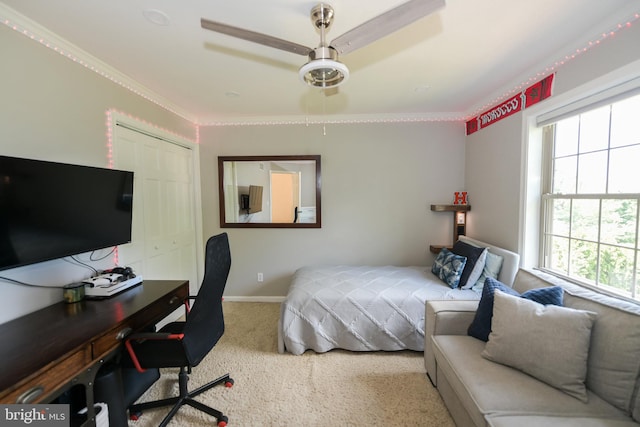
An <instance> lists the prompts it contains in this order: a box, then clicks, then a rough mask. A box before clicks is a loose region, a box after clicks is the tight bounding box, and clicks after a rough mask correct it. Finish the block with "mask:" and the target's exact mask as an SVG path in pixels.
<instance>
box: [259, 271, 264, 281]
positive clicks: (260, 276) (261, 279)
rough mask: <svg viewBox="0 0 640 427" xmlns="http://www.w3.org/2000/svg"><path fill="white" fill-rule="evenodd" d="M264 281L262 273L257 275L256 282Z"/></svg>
mask: <svg viewBox="0 0 640 427" xmlns="http://www.w3.org/2000/svg"><path fill="white" fill-rule="evenodd" d="M263 280H264V276H263V275H262V273H258V282H262V281H263Z"/></svg>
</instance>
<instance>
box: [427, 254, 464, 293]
mask: <svg viewBox="0 0 640 427" xmlns="http://www.w3.org/2000/svg"><path fill="white" fill-rule="evenodd" d="M466 263H467V258H465V257H463V256H460V255H456V254H454V253H453V252H451V251H450V250H448V249H447V248H442V249H441V250H440V253H438V256H437V257H436V259H435V261H434V262H433V266H432V267H431V272H432V273H433V274H435V275H436V276H437V277H438V278H439V279H440V280H442V281H444V282H445V283H446V284H447V285H449V287H450V288H457V287H458V285H459V284H460V277H461V276H462V272H463V270H464V266H465V264H466Z"/></svg>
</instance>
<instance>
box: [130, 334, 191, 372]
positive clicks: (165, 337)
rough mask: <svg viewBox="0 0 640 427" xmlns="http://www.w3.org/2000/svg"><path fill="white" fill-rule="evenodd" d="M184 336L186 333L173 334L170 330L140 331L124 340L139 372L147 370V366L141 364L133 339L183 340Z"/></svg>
mask: <svg viewBox="0 0 640 427" xmlns="http://www.w3.org/2000/svg"><path fill="white" fill-rule="evenodd" d="M182 338H184V334H172V333H169V332H140V333H135V334H131V335H129V336H127V338H126V339H125V341H124V346H125V348H126V349H127V352H128V353H129V357H131V361H132V362H133V366H134V367H135V368H136V370H137V371H138V372H144V371H146V369H145V368H143V367H142V365H141V364H140V360H139V359H138V355H137V354H136V352H135V349H134V348H133V345H132V344H131V342H132V341H146V340H182Z"/></svg>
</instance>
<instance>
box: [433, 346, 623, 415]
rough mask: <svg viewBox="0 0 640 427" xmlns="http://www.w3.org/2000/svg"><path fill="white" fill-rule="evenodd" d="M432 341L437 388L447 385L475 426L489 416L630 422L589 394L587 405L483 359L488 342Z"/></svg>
mask: <svg viewBox="0 0 640 427" xmlns="http://www.w3.org/2000/svg"><path fill="white" fill-rule="evenodd" d="M431 339H432V345H433V353H434V357H435V359H436V365H437V370H438V388H440V387H441V383H443V382H445V381H446V382H448V383H449V386H450V387H451V388H452V389H453V390H454V391H455V394H456V396H457V397H458V398H459V400H460V402H461V404H462V405H463V406H464V408H465V410H466V411H467V412H468V413H469V415H470V417H471V418H472V419H473V420H474V423H475V425H478V426H481V425H485V424H486V423H485V419H484V417H485V416H486V415H487V414H493V413H507V412H512V413H514V412H515V413H518V414H531V415H545V416H546V415H549V416H552V415H558V416H562V415H567V414H572V415H574V416H578V417H579V416H583V417H602V418H613V419H627V418H628V417H627V416H626V414H624V413H623V412H622V411H620V410H619V409H616V408H614V407H613V406H612V405H610V404H608V403H607V402H605V401H604V400H603V399H601V398H600V397H599V396H597V395H596V394H594V393H592V392H591V391H589V390H587V394H588V396H589V403H588V404H587V403H584V402H581V401H579V400H578V399H575V398H573V397H571V396H569V395H568V394H566V393H564V392H561V391H560V390H558V389H556V388H553V387H551V386H549V385H547V384H545V383H543V382H542V381H539V380H537V379H536V378H534V377H532V376H529V375H527V374H525V373H523V372H521V371H519V370H517V369H514V368H511V367H508V366H505V365H501V364H499V363H495V362H492V361H490V360H488V359H485V358H483V357H482V356H481V353H482V351H483V350H484V348H485V343H484V342H482V341H480V340H477V339H475V338H473V337H470V336H468V335H437V336H433V337H432V338H431ZM445 403H447V402H445ZM447 406H448V404H447ZM516 425H517V424H516Z"/></svg>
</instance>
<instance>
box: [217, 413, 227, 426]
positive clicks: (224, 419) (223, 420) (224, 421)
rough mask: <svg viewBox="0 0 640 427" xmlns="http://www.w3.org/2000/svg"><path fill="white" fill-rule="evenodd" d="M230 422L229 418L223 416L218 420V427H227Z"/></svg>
mask: <svg viewBox="0 0 640 427" xmlns="http://www.w3.org/2000/svg"><path fill="white" fill-rule="evenodd" d="M228 422H229V418H227V417H226V416H224V415H223V416H221V417H220V418H219V419H218V427H227V423H228Z"/></svg>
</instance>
